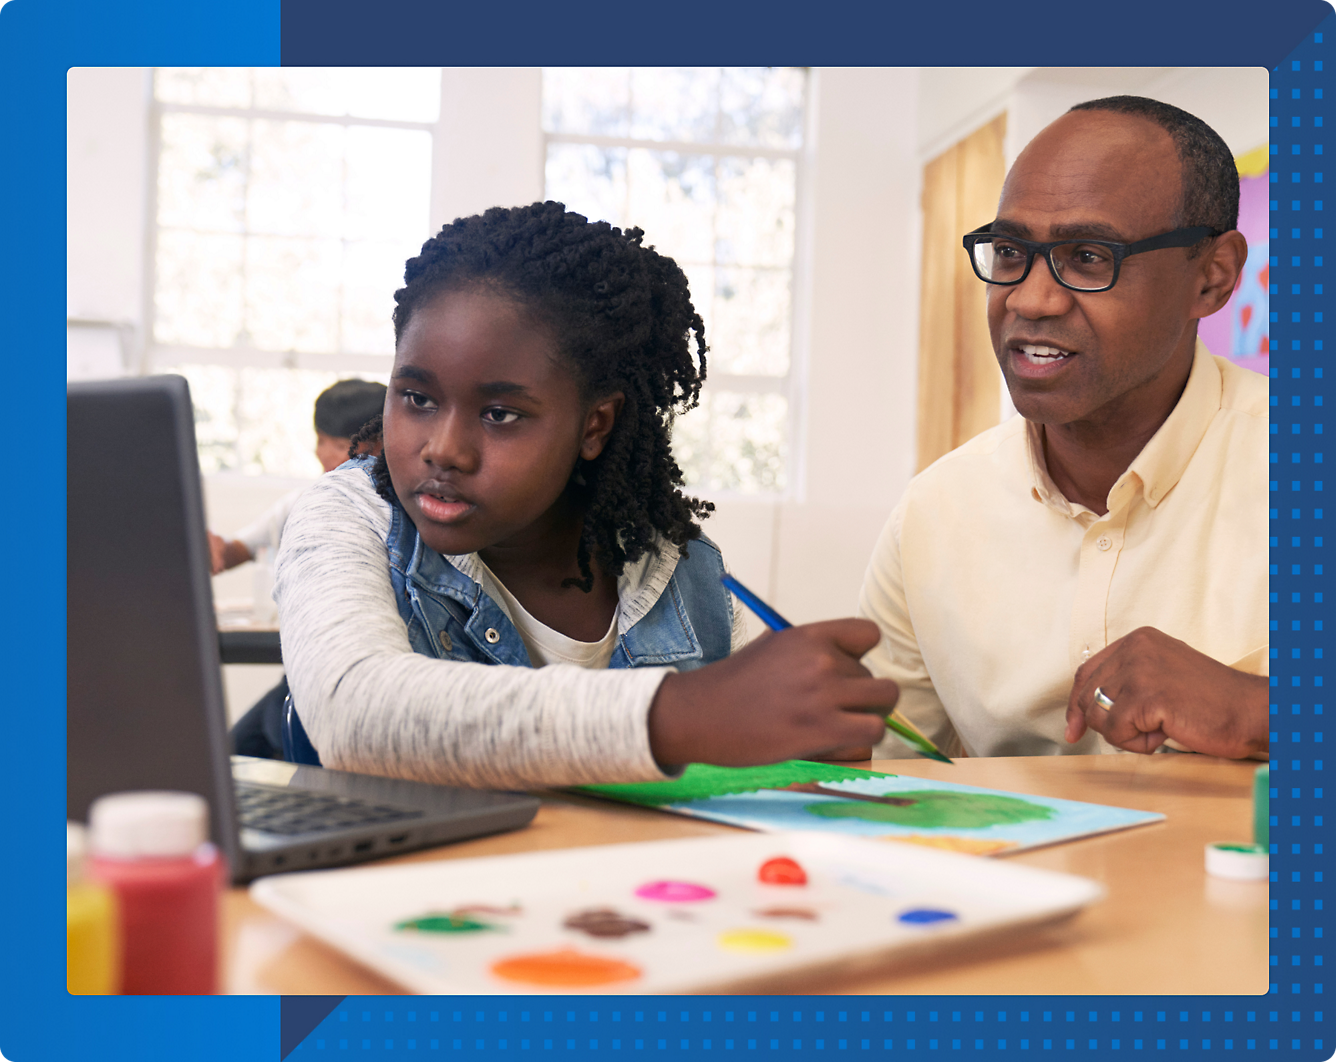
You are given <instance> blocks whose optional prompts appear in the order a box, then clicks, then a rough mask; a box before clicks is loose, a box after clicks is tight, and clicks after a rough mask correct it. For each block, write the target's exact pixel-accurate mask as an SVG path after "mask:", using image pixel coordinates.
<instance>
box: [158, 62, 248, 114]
mask: <svg viewBox="0 0 1336 1062" xmlns="http://www.w3.org/2000/svg"><path fill="white" fill-rule="evenodd" d="M153 93H154V95H155V96H156V97H157V98H158V99H160V100H162V101H163V102H164V103H194V104H199V105H201V106H205V107H249V106H250V101H251V72H250V71H249V70H246V69H239V70H234V69H227V68H221V67H164V68H162V69H160V70H155V71H154V73H153Z"/></svg>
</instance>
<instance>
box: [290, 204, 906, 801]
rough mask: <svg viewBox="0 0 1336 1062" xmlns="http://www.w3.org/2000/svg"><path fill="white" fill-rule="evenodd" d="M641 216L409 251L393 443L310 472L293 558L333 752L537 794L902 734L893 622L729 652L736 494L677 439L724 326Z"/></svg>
mask: <svg viewBox="0 0 1336 1062" xmlns="http://www.w3.org/2000/svg"><path fill="white" fill-rule="evenodd" d="M642 235H643V234H642V233H641V232H640V230H639V229H631V230H628V231H626V232H622V231H620V230H618V229H615V228H612V227H611V226H609V225H607V224H606V223H603V222H596V223H590V222H588V221H586V220H585V219H584V218H583V217H581V216H580V215H578V214H572V213H567V212H566V211H565V208H564V207H562V206H561V204H559V203H536V204H534V205H532V206H530V207H523V208H516V209H509V210H507V209H500V208H497V209H493V210H489V211H488V212H487V213H486V214H485V215H482V216H479V217H471V218H465V219H462V220H459V221H456V222H454V223H453V224H451V225H447V226H445V227H444V228H443V229H442V230H441V232H440V233H439V234H438V235H437V236H436V237H435V238H433V239H432V240H430V241H428V242H427V243H426V244H425V245H424V246H423V249H422V253H421V254H420V255H419V256H418V257H416V258H414V259H411V260H410V261H409V263H408V266H407V269H406V271H405V282H406V283H405V287H404V288H402V289H400V290H399V291H398V292H396V294H395V301H396V303H397V306H396V309H395V312H394V328H395V348H396V353H395V362H394V369H393V372H392V375H391V383H390V392H389V395H388V397H387V400H386V405H385V416H384V421H383V424H382V425H381V426H380V427H379V429H378V433H379V436H380V440H381V441H382V442H383V445H384V452H383V456H381V457H379V458H377V459H374V460H371V459H367V458H364V459H362V460H361V461H360V462H359V463H358V464H356V465H354V466H349V467H346V468H342V469H339V470H337V471H335V472H332V473H330V474H328V475H326V476H323V477H322V478H321V479H320V480H319V481H318V482H317V483H316V484H315V485H314V486H312V487H311V488H310V489H309V490H308V491H307V492H306V493H305V494H304V495H303V496H302V498H301V499H300V501H299V502H298V504H297V506H296V507H295V508H294V510H293V512H292V515H291V517H290V518H289V521H288V526H287V528H286V530H285V533H284V537H283V544H282V547H281V550H280V554H279V557H278V565H277V573H276V580H275V597H276V599H277V601H278V604H279V613H280V623H281V627H282V630H283V656H284V665H285V667H286V668H287V673H288V678H289V681H290V683H291V686H292V692H293V701H294V704H295V707H296V709H297V711H298V713H299V714H300V717H301V720H302V722H303V724H304V726H305V729H306V732H307V734H308V735H309V737H310V739H311V742H312V744H313V745H314V747H315V748H316V750H317V751H318V753H319V755H320V757H321V761H322V762H323V764H324V765H325V766H327V767H335V768H339V769H343V770H353V771H361V772H365V773H372V774H386V775H392V776H398V777H406V778H417V779H421V780H425V781H435V782H442V783H453V784H459V785H473V786H487V787H496V788H517V787H526V786H541V785H572V784H581V783H593V782H617V781H633V780H647V779H656V778H663V777H665V776H666V775H667V774H669V773H672V772H674V771H676V770H678V769H680V766H681V765H682V764H684V763H686V762H690V761H693V760H699V761H704V762H714V763H724V764H728V763H764V762H772V761H774V760H779V759H784V758H788V757H791V756H799V755H812V754H818V753H820V752H821V751H822V750H824V749H830V748H833V747H837V746H848V745H871V744H872V743H874V742H875V741H876V740H877V739H878V738H879V737H880V736H881V733H882V731H883V724H882V722H881V720H880V719H878V718H877V717H876V716H875V715H869V714H864V713H866V712H871V711H876V710H882V711H888V710H889V709H890V707H891V705H892V704H893V703H894V700H895V696H896V691H895V687H894V684H892V683H887V682H885V681H884V680H877V679H872V678H871V677H869V676H868V675H867V673H866V672H865V671H864V670H863V669H862V667H861V666H860V665H859V664H858V657H859V656H861V655H862V654H863V653H864V652H866V651H867V650H868V649H870V648H871V647H872V645H873V644H875V642H876V639H877V633H876V628H875V627H874V626H873V625H872V624H870V623H867V622H866V621H862V620H841V621H835V622H832V623H826V624H816V625H812V626H809V627H799V628H793V629H792V630H789V631H783V632H780V633H778V634H773V635H767V636H765V637H763V638H761V639H759V640H758V642H757V643H755V644H753V645H751V646H747V647H746V648H742V649H741V651H740V652H738V653H736V654H735V655H732V656H730V655H729V654H730V652H732V651H733V650H735V649H739V647H740V646H741V642H742V636H741V631H742V624H741V617H740V616H739V615H738V614H736V613H735V611H734V608H733V603H732V601H731V598H730V597H729V595H728V594H727V593H726V592H725V590H724V589H723V587H722V586H721V584H720V576H721V575H722V574H723V570H724V568H723V563H722V560H721V558H720V555H719V551H718V549H717V548H716V547H715V546H714V544H713V543H712V542H710V541H709V539H707V538H705V537H704V536H702V535H701V533H700V526H699V524H698V523H697V521H698V520H699V519H700V518H701V517H704V516H705V515H706V514H707V513H708V512H709V511H710V509H711V508H712V506H711V505H710V504H709V503H706V502H701V501H697V500H695V499H691V498H687V497H684V496H683V494H682V492H681V490H680V489H679V488H680V485H681V483H682V477H681V472H680V471H679V469H678V467H677V464H676V463H675V462H674V461H673V457H672V453H671V451H670V448H669V429H670V426H671V421H672V417H673V415H674V412H675V411H686V410H688V409H690V408H692V406H694V405H695V404H696V401H697V399H698V397H699V394H700V388H701V383H702V381H703V379H704V372H705V351H706V346H705V337H704V331H703V326H702V323H701V319H700V316H699V315H698V314H697V313H696V312H695V310H694V309H693V307H692V305H691V301H690V295H689V292H688V290H687V284H686V278H685V276H684V275H683V273H682V271H681V270H680V269H679V268H678V267H677V265H676V263H674V262H673V261H672V260H671V259H669V258H665V257H663V256H662V255H659V254H657V253H656V252H655V251H654V250H653V249H652V248H648V247H645V246H643V245H642V242H641V238H642ZM693 355H694V357H693ZM376 433H377V430H376V429H374V428H373V429H371V431H370V432H369V433H368V437H370V436H373V435H375V434H376Z"/></svg>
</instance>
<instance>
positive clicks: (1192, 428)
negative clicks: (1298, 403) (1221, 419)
mask: <svg viewBox="0 0 1336 1062" xmlns="http://www.w3.org/2000/svg"><path fill="white" fill-rule="evenodd" d="M1223 390H1224V385H1223V384H1222V383H1221V380H1220V369H1219V368H1218V367H1217V366H1216V364H1215V359H1214V358H1212V357H1211V354H1210V352H1209V351H1207V349H1206V347H1205V345H1204V344H1203V343H1202V341H1201V340H1200V339H1198V340H1197V348H1196V351H1195V352H1194V354H1193V358H1192V370H1191V371H1190V372H1189V373H1188V382H1187V386H1185V387H1184V388H1183V393H1182V395H1180V396H1179V399H1178V403H1177V404H1176V405H1175V406H1174V408H1173V410H1172V411H1171V412H1170V414H1169V417H1168V419H1166V420H1165V422H1164V423H1163V424H1161V425H1160V429H1159V431H1157V432H1156V433H1155V434H1154V435H1152V436H1151V438H1150V442H1148V443H1146V445H1145V446H1144V447H1142V450H1141V453H1139V454H1137V456H1136V457H1135V458H1134V459H1133V461H1132V463H1131V464H1130V465H1128V466H1127V471H1126V472H1124V473H1123V474H1122V475H1121V476H1119V477H1118V480H1117V482H1116V483H1114V485H1113V489H1112V490H1110V491H1109V497H1108V500H1107V502H1106V506H1107V508H1108V510H1109V512H1111V513H1112V512H1116V511H1118V510H1120V509H1122V508H1123V507H1124V506H1126V505H1128V504H1129V503H1130V502H1131V501H1132V499H1133V498H1135V497H1137V496H1141V497H1143V498H1145V500H1146V504H1147V505H1149V506H1150V507H1151V508H1152V509H1154V508H1156V507H1157V506H1158V505H1159V504H1160V502H1162V501H1163V500H1164V497H1165V495H1167V494H1168V493H1169V492H1170V491H1171V490H1173V488H1174V486H1175V485H1176V484H1177V483H1178V481H1179V479H1180V478H1181V477H1182V475H1183V472H1184V470H1185V469H1186V468H1187V467H1188V462H1189V461H1191V460H1192V455H1193V454H1194V453H1195V452H1196V450H1197V447H1198V445H1199V444H1200V443H1201V440H1202V437H1203V436H1204V435H1205V434H1206V429H1207V428H1208V427H1209V426H1210V423H1211V420H1212V419H1213V418H1214V417H1215V414H1216V413H1217V412H1218V411H1219V409H1220V397H1221V395H1222V393H1223ZM1025 434H1026V439H1027V441H1028V444H1029V445H1028V446H1027V447H1026V454H1027V457H1028V459H1029V465H1030V496H1031V497H1032V498H1034V500H1035V501H1037V502H1040V503H1042V504H1044V505H1046V506H1048V507H1049V508H1050V509H1053V510H1054V511H1055V512H1058V513H1061V514H1062V515H1063V516H1066V517H1069V518H1072V519H1076V518H1078V517H1080V516H1081V515H1082V514H1084V513H1090V510H1089V509H1087V508H1086V507H1085V506H1084V505H1074V504H1072V503H1071V502H1069V501H1068V500H1067V499H1066V497H1064V496H1063V493H1062V491H1060V490H1059V489H1058V486H1057V484H1056V483H1054V482H1053V480H1052V478H1051V477H1050V476H1049V474H1048V467H1047V465H1046V464H1045V463H1044V439H1043V434H1042V432H1041V431H1040V430H1039V425H1037V424H1033V423H1031V422H1029V421H1026V424H1025ZM1091 515H1092V517H1093V514H1091Z"/></svg>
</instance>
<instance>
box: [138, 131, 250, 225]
mask: <svg viewBox="0 0 1336 1062" xmlns="http://www.w3.org/2000/svg"><path fill="white" fill-rule="evenodd" d="M248 126H249V123H248V122H247V121H246V120H245V119H244V118H214V117H212V116H210V115H205V114H164V115H163V116H162V153H161V155H160V156H159V161H158V224H159V225H162V226H165V227H169V228H171V227H180V228H186V227H189V228H193V229H204V230H210V231H213V232H240V231H242V229H243V228H244V226H245V218H246V176H247V175H246V168H247V155H248V153H249V144H248V139H249V133H248Z"/></svg>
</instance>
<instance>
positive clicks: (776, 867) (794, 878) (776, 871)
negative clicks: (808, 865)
mask: <svg viewBox="0 0 1336 1062" xmlns="http://www.w3.org/2000/svg"><path fill="white" fill-rule="evenodd" d="M756 876H757V878H759V879H760V880H761V881H762V882H764V883H765V884H766V885H806V884H807V871H805V870H803V868H802V867H800V866H799V865H798V864H797V863H796V862H794V861H793V860H792V859H790V858H789V857H788V856H778V857H776V858H775V859H767V860H766V861H765V862H764V863H762V864H761V869H760V870H759V871H758V872H757V875H756Z"/></svg>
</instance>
